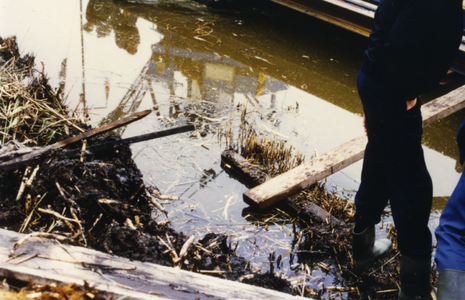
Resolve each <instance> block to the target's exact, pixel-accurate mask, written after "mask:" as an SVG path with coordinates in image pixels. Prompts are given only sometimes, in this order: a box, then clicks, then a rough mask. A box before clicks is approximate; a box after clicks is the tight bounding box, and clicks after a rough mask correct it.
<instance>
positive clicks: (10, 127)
mask: <svg viewBox="0 0 465 300" xmlns="http://www.w3.org/2000/svg"><path fill="white" fill-rule="evenodd" d="M0 45H1V48H0V59H1V61H2V63H1V64H0V84H1V85H0V142H1V143H2V144H5V143H6V142H7V141H9V140H15V141H18V142H20V143H22V144H24V145H27V146H38V145H39V146H44V145H48V144H50V143H53V142H56V141H58V140H61V139H63V137H64V136H67V135H69V134H70V131H76V130H78V131H82V129H81V128H80V127H78V126H77V125H76V124H77V123H79V122H80V121H81V120H79V119H77V118H72V117H70V116H69V111H68V110H67V109H66V108H64V107H63V105H62V103H63V91H61V90H60V89H55V90H54V89H52V88H51V86H50V85H49V83H48V79H47V77H46V75H45V73H44V70H42V71H39V70H36V69H35V68H34V67H35V65H34V57H33V56H32V55H25V56H23V57H21V55H20V53H19V50H18V46H17V44H16V40H15V38H14V37H11V38H7V39H2V38H0Z"/></svg>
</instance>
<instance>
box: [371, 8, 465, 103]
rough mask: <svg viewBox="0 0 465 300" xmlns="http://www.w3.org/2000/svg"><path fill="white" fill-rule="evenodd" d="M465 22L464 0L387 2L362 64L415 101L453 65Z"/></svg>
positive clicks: (378, 12)
mask: <svg viewBox="0 0 465 300" xmlns="http://www.w3.org/2000/svg"><path fill="white" fill-rule="evenodd" d="M462 23H463V17H462V0H381V2H380V4H379V6H378V9H377V10H376V13H375V20H374V24H373V28H372V32H371V34H370V40H369V45H368V48H367V50H366V51H365V53H364V63H363V65H362V68H363V69H364V71H365V73H366V74H368V75H370V76H373V77H374V78H376V79H377V80H379V81H380V82H382V83H383V84H388V85H389V86H390V87H392V89H393V90H395V92H396V93H397V95H398V96H399V99H404V100H412V99H414V98H416V97H417V96H418V95H419V94H421V93H425V92H427V91H429V90H431V89H432V88H433V87H434V86H436V85H437V84H438V83H439V81H440V80H441V79H442V78H443V77H444V75H445V74H446V72H447V71H448V69H449V68H450V67H451V65H452V62H453V60H454V57H455V56H456V54H457V51H458V47H459V45H460V42H461V39H462V27H463V26H462Z"/></svg>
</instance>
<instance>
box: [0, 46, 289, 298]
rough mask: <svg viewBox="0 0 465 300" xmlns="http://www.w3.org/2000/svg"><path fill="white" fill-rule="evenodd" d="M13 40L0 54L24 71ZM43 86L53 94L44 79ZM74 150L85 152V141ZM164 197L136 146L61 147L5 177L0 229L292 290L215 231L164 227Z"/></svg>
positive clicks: (0, 184) (1, 177)
mask: <svg viewBox="0 0 465 300" xmlns="http://www.w3.org/2000/svg"><path fill="white" fill-rule="evenodd" d="M8 42H9V43H10V45H9V46H8V47H7V48H8V49H12V50H10V51H7V52H6V53H5V52H2V53H0V54H1V55H2V57H3V61H7V60H9V59H11V58H12V57H15V56H17V57H16V59H17V65H18V68H24V66H25V65H27V64H28V62H31V60H29V59H28V58H21V57H19V51H15V50H16V49H17V46H16V45H15V44H14V40H13V39H8ZM23 61H25V62H23ZM36 86H37V87H38V88H40V90H44V89H45V90H46V91H53V89H52V88H51V87H50V86H49V85H48V83H47V81H45V80H43V81H42V82H41V84H40V85H36ZM40 96H41V97H42V98H47V95H45V94H41V95H40ZM49 104H50V105H51V106H53V105H54V103H53V101H51V102H50V103H49ZM72 134H73V132H71V133H70V135H72ZM116 139H120V137H118V136H116V135H112V134H109V135H106V136H97V137H94V138H91V139H89V140H87V146H91V145H95V144H100V143H104V142H107V141H112V140H116ZM39 145H40V144H39ZM42 146H43V145H42ZM73 147H74V148H81V147H82V142H79V143H76V145H74V146H73ZM26 181H27V182H28V184H27V185H26V187H25V189H24V191H23V192H19V190H20V186H21V183H22V182H26ZM158 195H159V192H158V190H157V188H156V187H150V186H146V185H145V184H144V181H143V178H142V174H141V172H140V170H139V169H138V167H137V166H136V165H135V163H134V161H133V160H132V153H131V149H130V148H129V146H122V147H119V148H116V149H111V150H108V151H103V152H99V153H95V154H88V155H85V156H83V157H81V156H79V157H66V155H65V153H64V150H55V151H52V152H49V153H47V154H46V155H44V156H43V157H41V160H40V162H38V163H37V164H33V165H30V166H27V167H23V168H20V169H17V170H14V171H8V172H0V226H2V227H6V228H8V229H9V230H14V231H17V232H24V233H29V232H50V233H54V234H58V235H61V236H64V237H65V238H66V239H65V240H66V243H69V244H74V245H80V246H84V247H90V248H93V249H96V250H100V251H104V252H108V253H112V254H114V255H118V256H122V257H126V258H129V259H134V260H139V261H144V262H151V263H157V264H160V265H165V266H177V267H181V268H182V269H185V270H189V271H193V272H200V271H202V272H205V273H208V274H210V275H212V276H218V277H222V278H226V279H230V280H241V281H242V282H245V283H249V284H254V285H258V286H262V287H267V288H270V289H275V290H279V291H283V292H287V293H293V291H292V288H291V287H290V283H289V282H287V281H286V280H284V279H282V278H280V277H277V276H275V274H274V273H270V272H268V273H264V274H262V273H260V272H259V271H258V270H252V268H251V267H250V264H249V263H248V262H247V261H246V260H245V259H244V258H242V257H239V256H237V255H236V254H235V253H234V250H233V249H232V247H231V245H229V244H228V237H227V236H224V235H221V234H214V233H209V234H207V235H205V236H204V237H203V238H201V239H199V240H198V241H192V240H191V239H189V237H188V236H186V235H184V234H183V233H180V232H176V231H175V230H173V229H172V228H171V227H170V224H169V223H167V222H160V223H159V222H157V221H156V219H157V216H159V215H160V214H164V213H165V212H164V209H163V208H162V207H161V206H160V205H159V204H158V202H157V199H156V197H157V196H158ZM183 246H184V248H186V247H187V250H185V249H183Z"/></svg>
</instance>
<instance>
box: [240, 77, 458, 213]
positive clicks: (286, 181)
mask: <svg viewBox="0 0 465 300" xmlns="http://www.w3.org/2000/svg"><path fill="white" fill-rule="evenodd" d="M464 107H465V86H461V87H459V88H457V89H455V90H453V91H451V92H449V93H448V94H445V95H443V96H441V97H439V98H437V99H434V100H432V101H430V102H428V103H426V104H425V105H423V106H422V108H421V109H422V115H423V125H424V126H426V125H429V124H431V123H432V122H435V121H437V120H440V119H442V118H444V117H446V116H448V115H450V114H452V113H454V112H456V111H458V110H461V109H462V108H464ZM366 143H367V138H366V136H365V135H362V136H359V137H357V138H355V139H353V140H350V141H348V142H346V143H344V144H342V145H340V146H339V147H337V148H335V149H333V150H331V151H329V152H327V153H325V154H323V155H322V156H320V157H317V158H314V159H312V160H310V161H308V162H306V163H304V164H302V165H300V166H298V167H296V168H294V169H292V170H290V171H288V172H286V173H283V174H281V175H278V176H276V177H274V178H272V179H271V180H268V181H266V182H265V183H263V184H261V185H259V186H256V187H254V188H252V189H250V190H248V191H246V192H245V193H244V194H243V199H244V201H245V202H246V203H247V204H249V205H251V206H253V207H255V208H257V209H263V208H266V207H269V206H271V205H273V204H275V203H277V202H279V201H281V200H283V199H284V198H286V197H288V196H290V195H293V194H296V193H298V192H300V191H302V190H303V189H305V188H307V187H309V186H311V185H312V184H315V183H317V182H318V181H320V180H322V179H324V178H326V177H328V176H330V175H332V174H334V173H335V172H337V171H340V170H342V169H343V168H345V167H347V166H349V165H351V164H353V163H355V162H357V161H359V160H360V159H362V158H363V154H364V152H365V146H366Z"/></svg>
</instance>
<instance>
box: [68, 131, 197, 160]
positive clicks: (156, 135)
mask: <svg viewBox="0 0 465 300" xmlns="http://www.w3.org/2000/svg"><path fill="white" fill-rule="evenodd" d="M194 129H195V126H194V125H186V126H181V127H176V128H171V129H167V130H162V131H156V132H151V133H147V134H142V135H138V136H134V137H130V138H125V139H121V140H117V141H111V142H106V143H103V144H99V145H94V146H90V147H87V148H86V152H91V153H95V152H99V151H104V150H110V149H115V148H118V147H121V146H124V145H130V144H135V143H139V142H143V141H148V140H153V139H157V138H161V137H165V136H169V135H173V134H178V133H183V132H188V131H192V130H194ZM80 154H81V149H74V150H67V151H66V152H65V155H66V156H68V157H73V156H76V155H80Z"/></svg>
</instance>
